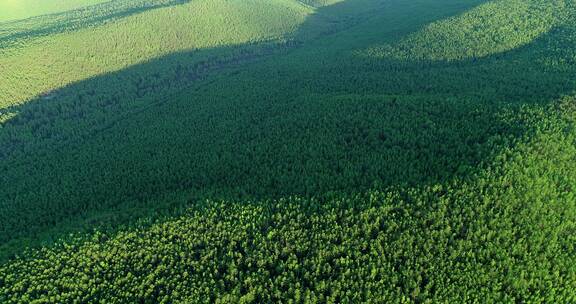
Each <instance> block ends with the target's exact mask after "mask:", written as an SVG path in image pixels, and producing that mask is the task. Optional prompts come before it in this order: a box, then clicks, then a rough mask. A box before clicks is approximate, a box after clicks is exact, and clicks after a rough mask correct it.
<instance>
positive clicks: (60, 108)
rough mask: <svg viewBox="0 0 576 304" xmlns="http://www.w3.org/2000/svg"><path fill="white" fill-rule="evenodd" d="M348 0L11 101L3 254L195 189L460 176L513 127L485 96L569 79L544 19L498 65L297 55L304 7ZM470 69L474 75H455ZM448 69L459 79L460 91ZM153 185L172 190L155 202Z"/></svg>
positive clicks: (331, 11)
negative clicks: (275, 32) (278, 33)
mask: <svg viewBox="0 0 576 304" xmlns="http://www.w3.org/2000/svg"><path fill="white" fill-rule="evenodd" d="M361 1H364V0H361ZM398 2H399V3H401V2H402V1H398ZM404 2H405V1H404ZM350 3H354V1H345V2H343V3H341V4H336V5H334V6H330V7H326V8H323V9H321V11H320V12H319V13H318V14H316V15H313V16H312V17H311V18H310V20H308V21H307V22H306V24H304V25H303V26H302V31H301V32H300V33H299V34H298V35H297V38H296V39H295V41H299V42H292V43H265V44H261V45H260V44H256V45H245V46H230V47H222V48H218V49H208V50H199V51H193V52H183V53H176V54H171V55H168V56H165V57H162V58H159V59H155V60H152V61H150V62H147V63H144V64H140V65H136V66H132V67H129V68H126V69H124V70H122V71H119V72H114V73H109V74H106V75H101V76H98V77H94V78H91V79H87V80H84V81H81V82H78V83H74V84H71V85H69V86H67V87H64V88H61V89H59V90H56V91H54V92H52V97H53V98H52V99H49V100H47V99H45V98H43V97H40V98H38V99H36V100H32V101H30V102H28V103H26V104H23V105H21V106H18V107H15V108H12V109H10V110H11V111H13V112H15V113H17V116H16V117H14V118H13V119H11V120H9V121H8V122H7V123H6V124H5V125H4V127H3V128H0V171H2V172H5V174H3V175H2V176H0V198H1V199H2V200H4V201H5V203H3V204H2V207H3V209H4V212H3V213H2V215H0V223H1V224H0V228H1V230H0V243H3V244H5V245H2V246H0V248H1V249H2V250H1V251H2V252H6V256H8V255H10V254H12V253H17V252H18V250H19V249H21V244H22V243H25V242H29V244H31V245H33V246H36V245H38V244H43V245H46V244H48V243H42V242H50V241H51V240H53V239H58V238H60V237H62V236H65V235H66V234H67V233H69V232H71V231H82V230H83V229H89V228H91V227H98V226H101V225H110V226H119V225H120V224H125V222H127V221H134V220H136V219H138V218H139V217H146V216H152V217H153V216H157V214H154V213H155V212H172V211H171V210H169V211H166V210H167V209H169V208H174V210H178V209H179V208H180V207H182V206H185V204H186V203H194V202H196V201H200V200H203V199H207V198H210V199H232V200H255V199H274V198H278V197H283V196H289V195H302V196H322V195H323V194H324V193H327V192H330V191H340V192H343V193H349V192H355V191H363V190H367V189H369V188H371V187H374V186H377V187H382V188H385V187H394V186H399V187H400V186H418V185H424V184H435V183H440V182H443V181H447V180H450V179H452V178H454V177H464V178H465V177H466V176H468V175H470V174H471V173H472V172H473V171H474V168H475V167H477V166H478V165H479V164H480V163H482V162H484V161H486V160H487V159H489V158H490V157H491V156H492V154H493V153H494V151H493V145H494V139H495V138H496V141H497V140H498V138H500V139H501V140H505V139H506V138H509V137H519V136H521V135H522V134H524V133H525V132H526V131H527V130H526V128H525V127H524V126H522V125H521V124H516V122H514V123H512V122H509V121H505V120H502V119H501V118H500V117H499V115H500V113H501V112H502V111H507V110H513V109H514V106H512V108H511V107H510V104H508V103H499V102H498V101H500V100H506V99H513V100H514V101H518V102H517V103H516V105H518V106H521V105H522V104H523V102H521V101H520V100H523V99H524V97H528V96H532V95H533V94H534V93H537V92H539V90H543V89H545V91H546V92H548V91H549V90H550V87H549V86H551V85H552V86H553V87H554V88H555V89H557V91H555V92H556V93H555V94H557V95H562V93H567V92H572V91H574V89H576V88H575V87H574V85H573V82H570V81H568V80H569V78H567V77H571V75H573V73H572V72H574V71H559V70H558V69H554V68H551V67H547V66H540V65H538V61H537V60H536V61H535V59H537V58H535V57H538V58H539V56H542V54H541V53H539V52H538V51H540V50H541V49H542V45H541V44H545V43H546V41H548V40H547V39H554V38H555V37H556V36H555V35H557V34H558V31H552V32H550V33H549V34H547V35H546V36H544V37H542V38H540V39H538V40H537V41H534V42H533V43H532V45H531V47H530V46H525V47H523V48H522V49H518V50H515V51H510V52H509V53H507V54H500V55H498V56H497V57H493V58H486V59H484V60H487V61H490V66H488V68H491V67H492V68H498V70H497V72H496V71H494V72H486V73H482V71H483V70H484V69H486V68H487V67H486V66H483V65H482V64H481V63H480V62H467V63H454V64H447V65H446V66H439V67H436V68H435V67H429V66H424V67H422V66H417V65H405V64H397V63H393V62H381V63H379V64H378V63H375V62H372V61H365V60H362V59H357V60H358V61H357V62H349V63H345V64H343V65H340V63H338V64H333V65H329V64H326V65H321V64H316V66H315V67H316V68H317V69H316V70H314V71H308V70H306V68H307V67H309V66H310V64H309V63H308V61H307V59H310V58H309V56H313V54H312V55H310V51H309V50H307V49H306V46H307V45H309V41H306V39H307V38H300V37H310V33H309V32H308V31H316V30H317V27H316V26H317V25H318V21H317V20H315V18H317V17H318V18H325V16H327V15H328V16H338V14H339V13H338V12H341V11H342V8H346V6H347V5H351V4H350ZM382 8H384V7H382ZM461 9H465V8H464V7H461ZM444 12H445V14H458V13H460V12H461V10H460V6H458V9H454V10H453V11H450V10H445V11H444ZM379 13H381V12H380V11H378V10H373V11H372V18H375V17H376V18H377V17H378V15H377V14H379ZM320 16H322V17H320ZM448 16H449V15H446V16H440V15H439V16H438V18H445V17H448ZM433 21H434V20H423V21H422V22H423V23H422V24H419V25H414V29H413V30H418V29H419V28H420V27H421V26H423V25H425V24H426V23H429V22H433ZM310 25H312V26H310ZM344 27H345V26H343V28H344ZM327 28H329V27H327ZM316 33H319V32H317V31H316ZM322 33H323V35H335V34H337V31H322ZM398 38H400V37H398ZM314 43H315V42H311V43H310V45H314ZM533 50H537V51H536V52H534V51H533ZM555 51H558V50H550V52H551V53H550V54H551V56H552V55H554V53H553V52H555ZM318 52H322V50H321V49H320V50H313V51H312V53H318ZM272 56H274V59H275V60H266V58H269V57H272ZM191 58H204V59H203V60H201V61H195V62H194V63H192V64H191V63H189V62H190V59H191ZM351 58H352V57H351ZM315 59H317V58H315ZM333 59H334V58H333ZM256 61H258V62H259V64H250V65H248V63H255V62H256ZM293 62H294V64H292V63H293ZM338 67H345V68H346V69H348V68H349V70H337V69H336V68H338ZM300 68H302V69H304V71H303V72H302V74H298V75H293V74H291V72H292V71H293V70H294V69H300ZM435 69H436V70H435ZM462 69H464V70H462ZM518 69H520V72H518ZM522 69H524V70H522ZM383 70H384V71H390V70H393V71H396V73H397V74H394V75H388V76H386V75H384V74H386V73H382V71H383ZM458 71H460V72H458ZM470 71H476V72H477V73H478V74H477V75H478V77H477V78H474V79H467V78H466V77H467V75H468V77H469V75H474V74H471V73H470ZM441 72H442V73H444V74H441V75H439V74H440V73H441ZM322 75H324V76H326V75H329V76H330V77H326V78H322V77H319V76H322ZM357 75H362V76H363V77H362V82H358V80H357V79H355V77H356V76H357ZM432 76H434V80H433V81H431V80H430V79H431V78H430V77H432ZM536 76H537V77H536ZM392 77H394V78H392ZM414 77H415V79H412V78H414ZM455 77H457V78H460V79H466V82H467V83H472V85H471V86H470V88H469V90H466V91H463V90H462V84H461V83H460V84H458V83H454V79H455ZM318 78H320V79H318ZM538 79H539V80H538ZM391 80H394V82H392V83H391V82H390V81H391ZM511 86H512V87H516V88H522V90H520V89H518V90H517V91H516V92H512V91H510V89H509V88H510V87H511ZM183 91H185V92H183ZM179 92H183V94H178V93H179ZM286 92H298V93H296V94H293V95H291V94H286ZM306 92H313V93H314V94H311V95H307V94H306ZM367 96H368V97H367ZM462 96H468V97H469V98H468V100H464V99H460V98H462ZM494 97H497V98H498V99H497V100H493V99H492V98H494ZM540 97H541V98H542V99H544V100H546V101H549V100H553V99H554V98H555V97H556V96H541V95H540ZM534 99H535V98H533V96H532V98H531V99H528V100H534ZM382 117H384V119H383V118H382ZM414 130H416V131H414ZM406 135H415V136H412V137H407V136H406ZM438 143H441V144H438ZM166 193H184V196H186V199H185V200H183V201H178V202H174V203H173V204H171V205H170V206H169V205H168V204H166V205H160V206H158V205H155V204H154V200H155V198H158V199H159V200H160V198H162V197H164V194H166ZM150 210H151V211H150ZM100 215H104V216H100ZM94 219H96V220H94ZM32 223H33V224H32ZM43 231H49V232H43Z"/></svg>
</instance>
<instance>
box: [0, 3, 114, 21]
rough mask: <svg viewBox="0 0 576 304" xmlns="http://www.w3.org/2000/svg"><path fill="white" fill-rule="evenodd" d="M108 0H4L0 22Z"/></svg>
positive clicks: (0, 6) (0, 5)
mask: <svg viewBox="0 0 576 304" xmlns="http://www.w3.org/2000/svg"><path fill="white" fill-rule="evenodd" d="M108 1H110V0H74V1H61V0H42V1H39V0H4V1H2V2H0V22H6V21H13V20H18V19H26V18H30V17H34V16H40V15H46V14H55V13H60V12H64V11H68V10H72V9H78V8H81V7H85V6H89V5H94V4H98V3H103V2H108ZM2 25H4V24H2Z"/></svg>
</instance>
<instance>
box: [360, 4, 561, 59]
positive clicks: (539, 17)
mask: <svg viewBox="0 0 576 304" xmlns="http://www.w3.org/2000/svg"><path fill="white" fill-rule="evenodd" d="M565 6H566V3H565V1H563V0H557V1H520V0H513V1H511V0H499V1H490V2H488V3H485V4H482V5H480V6H478V7H477V8H474V9H472V10H470V11H468V12H466V13H464V14H462V15H459V16H456V17H452V18H449V19H447V20H442V21H438V22H434V23H432V24H429V25H427V26H426V27H424V28H423V29H422V30H420V31H418V32H417V33H413V34H411V35H409V36H408V37H406V38H403V39H402V40H401V41H399V42H395V43H391V44H386V45H382V46H376V47H372V48H370V49H368V50H366V51H363V52H361V54H363V55H364V56H371V57H376V58H389V59H395V60H400V61H404V60H433V61H437V60H445V61H454V60H464V59H479V58H483V57H487V56H490V55H495V54H499V53H503V52H506V51H511V50H514V49H516V48H519V47H522V46H525V45H527V44H529V43H531V42H532V41H534V40H535V39H537V38H538V37H540V36H542V35H544V34H546V33H547V32H549V31H550V30H551V29H552V28H554V27H555V26H559V25H561V24H562V22H563V21H564V20H565V18H566V16H565V12H564V11H562V8H563V7H565Z"/></svg>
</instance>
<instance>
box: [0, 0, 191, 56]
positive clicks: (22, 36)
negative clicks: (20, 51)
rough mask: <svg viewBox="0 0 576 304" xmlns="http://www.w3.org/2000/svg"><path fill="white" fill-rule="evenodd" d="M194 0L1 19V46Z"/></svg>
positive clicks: (120, 1)
mask: <svg viewBox="0 0 576 304" xmlns="http://www.w3.org/2000/svg"><path fill="white" fill-rule="evenodd" d="M190 1H191V0H146V1H136V2H135V1H133V0H117V1H110V2H105V3H101V4H96V5H91V6H88V7H84V8H79V9H75V10H71V11H66V12H62V13H54V14H48V15H42V16H37V17H31V18H27V19H23V20H16V21H9V22H4V23H0V26H2V31H1V32H0V49H2V48H6V47H10V46H14V45H18V44H19V43H21V42H22V41H30V40H32V39H36V38H40V37H45V36H49V35H54V34H59V33H64V32H68V31H78V30H81V29H84V28H88V27H94V26H99V25H102V24H105V23H108V22H113V21H117V20H119V19H122V18H126V17H129V16H132V15H136V14H140V13H144V12H146V11H149V10H153V9H159V8H164V7H170V6H176V5H181V4H185V3H188V2H190Z"/></svg>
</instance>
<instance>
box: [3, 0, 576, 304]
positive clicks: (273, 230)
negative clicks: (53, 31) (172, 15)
mask: <svg viewBox="0 0 576 304" xmlns="http://www.w3.org/2000/svg"><path fill="white" fill-rule="evenodd" d="M283 3H285V4H286V5H292V4H293V5H294V7H298V9H295V10H296V11H300V9H302V10H304V12H305V15H306V18H305V19H304V20H303V21H302V22H301V23H289V24H297V25H295V26H294V30H291V31H281V32H282V33H289V34H282V35H279V36H277V35H271V36H270V37H276V38H277V39H273V40H275V41H273V42H272V43H266V44H255V45H245V44H243V42H241V41H240V42H238V44H240V45H241V46H240V48H238V47H230V46H229V45H226V43H222V44H221V45H217V46H216V47H215V48H211V47H207V48H206V49H204V50H194V51H192V52H188V51H183V52H177V53H170V54H165V55H164V56H162V57H159V58H155V59H150V60H148V61H144V62H141V63H140V64H136V65H131V66H130V67H128V68H122V69H119V70H116V71H114V72H111V73H104V74H102V75H99V76H97V77H93V78H88V79H84V80H82V81H78V82H76V83H72V84H70V85H68V86H66V87H63V88H59V89H56V90H55V91H54V93H53V94H54V95H53V96H54V97H53V99H45V98H33V99H32V100H27V101H26V102H23V103H21V104H20V105H19V106H14V107H11V108H9V109H10V111H9V113H10V114H8V115H10V116H11V117H10V118H7V119H5V123H4V125H3V128H2V129H0V171H2V172H4V174H2V176H1V177H0V198H1V199H2V200H3V204H2V205H1V207H2V208H3V209H2V211H3V212H2V213H0V241H1V243H3V245H2V246H1V247H0V249H1V250H2V253H3V256H4V257H6V258H8V260H6V261H5V262H4V263H3V264H2V266H0V272H1V273H5V274H6V275H5V276H0V302H2V301H3V302H9V303H10V302H14V303H18V302H32V301H33V300H38V302H42V301H44V302H72V301H78V302H98V301H101V302H107V303H108V302H110V303H114V302H118V303H120V302H138V301H144V302H149V303H157V302H166V303H169V302H184V303H186V302H221V303H239V302H244V303H250V302H254V303H262V302H264V303H266V302H279V301H285V302H289V301H293V302H295V303H325V302H333V303H346V302H368V303H373V302H398V303H426V302H429V303H437V302H448V303H459V302H504V303H517V302H536V303H538V302H550V303H570V302H574V301H576V294H575V293H574V290H575V289H574V288H573V287H574V286H575V285H576V269H575V266H574V265H576V254H575V250H576V248H575V247H574V244H576V239H575V235H576V206H575V205H574V202H576V197H575V192H574V189H576V175H575V172H576V168H575V165H576V159H574V155H576V146H575V143H576V131H575V123H576V122H575V119H576V112H575V111H576V109H575V106H574V104H575V100H574V92H575V91H576V81H575V80H574V77H573V75H574V74H575V73H576V24H575V23H574V19H573V18H572V17H573V15H574V2H573V1H562V2H553V3H550V2H543V1H538V0H532V1H523V2H519V1H515V0H508V1H494V2H488V1H467V2H463V1H455V0H454V1H452V0H442V1H440V0H437V1H436V0H435V1H430V0H414V1H376V0H349V1H342V2H338V3H335V4H333V5H331V6H326V7H322V8H318V9H314V10H312V8H311V7H309V6H303V5H300V4H298V3H296V2H291V3H292V4H288V2H283ZM187 5H192V4H187ZM187 5H184V6H181V7H173V8H164V9H173V10H175V11H177V10H180V9H183V8H185V7H187ZM164 9H157V10H151V11H147V12H146V13H144V14H142V15H135V16H142V17H143V16H145V15H147V14H152V13H157V12H161V11H162V10H164ZM220 9H222V7H218V10H215V11H210V12H212V13H214V14H216V12H217V11H219V10H220ZM504 10H506V11H507V12H508V11H510V10H511V11H515V12H518V13H517V14H509V13H505V12H503V11H504ZM492 12H493V13H492ZM208 15H210V14H208ZM135 16H131V17H127V18H124V19H121V20H118V21H114V22H113V23H108V24H104V25H99V26H98V27H95V28H94V29H91V30H95V31H96V30H98V29H101V28H105V27H108V26H112V25H114V24H117V23H118V24H121V22H124V20H129V19H128V18H135ZM297 16H300V15H297ZM526 16H530V18H528V19H526ZM287 19H290V18H289V17H287ZM239 20H240V19H239ZM524 21H525V22H524ZM267 22H269V21H267ZM502 24H514V25H516V26H517V27H518V29H517V30H514V31H510V30H509V29H507V28H505V27H502V26H499V25H502ZM465 25H474V26H470V27H466V26H465ZM544 25H545V26H544ZM124 26H129V25H128V24H124ZM254 28H257V27H252V29H254ZM287 28H291V27H287ZM459 28H463V29H464V30H463V31H458V29H459ZM136 29H137V27H135V28H134V30H133V31H132V32H134V31H135V30H136ZM166 31H169V29H164V30H163V31H162V33H165V32H166ZM256 32H257V31H256ZM78 33H81V31H79V32H78ZM458 33H462V35H461V36H457V35H459V34H458ZM62 35H64V34H62ZM66 35H71V34H70V33H66ZM151 35H152V34H151ZM154 35H159V34H154ZM57 37H58V36H55V37H54V39H57ZM311 37H315V38H316V39H313V40H311V39H310V38H311ZM438 37H439V38H442V39H440V40H437V39H434V38H438ZM479 37H483V39H478V38H479ZM42 39H46V40H42V41H49V40H50V39H52V37H45V38H42ZM142 39H143V38H139V39H137V40H138V41H140V40H142ZM150 39H154V38H150ZM290 39H292V40H293V42H286V41H285V40H290ZM38 41H40V40H38ZM439 41H445V42H451V43H449V44H448V43H445V44H442V43H439ZM42 43H44V42H42ZM142 44H143V45H144V43H142ZM383 45H384V46H388V47H384V48H382V46H383ZM382 49H385V50H388V51H390V52H389V53H386V54H383V53H378V55H375V53H370V52H367V51H366V50H382ZM425 49H428V51H424V50H425ZM470 50H473V52H472V53H469V51H470ZM17 52H19V51H16V53H17ZM112 53H114V52H112ZM214 54H217V56H214ZM367 55H369V56H367ZM197 56H201V57H200V58H203V59H201V60H198V61H196V60H195V59H194V58H199V57H197ZM202 56H204V57H202ZM189 60H192V62H193V64H187V62H188V61H189ZM80 62H83V61H80ZM63 66H64V65H63ZM15 84H16V82H15ZM4 202H5V203H4ZM69 233H72V234H71V235H68V234H69ZM27 245H31V246H32V247H33V248H35V249H33V250H31V251H28V252H24V248H25V247H26V246H27ZM13 254H17V255H19V257H13V256H12V255H13Z"/></svg>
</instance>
